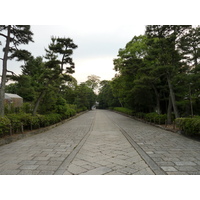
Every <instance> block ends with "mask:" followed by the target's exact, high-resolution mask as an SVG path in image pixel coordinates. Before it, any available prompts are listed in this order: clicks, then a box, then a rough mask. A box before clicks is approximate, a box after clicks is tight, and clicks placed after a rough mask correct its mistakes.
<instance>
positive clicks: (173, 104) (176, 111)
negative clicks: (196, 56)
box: [167, 75, 179, 118]
mask: <svg viewBox="0 0 200 200" xmlns="http://www.w3.org/2000/svg"><path fill="white" fill-rule="evenodd" d="M167 82H168V86H169V91H170V96H171V101H172V106H173V110H174V114H175V118H179V113H178V108H177V106H176V99H175V94H174V90H173V87H172V84H171V80H170V76H169V75H168V76H167Z"/></svg>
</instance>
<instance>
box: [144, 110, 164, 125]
mask: <svg viewBox="0 0 200 200" xmlns="http://www.w3.org/2000/svg"><path fill="white" fill-rule="evenodd" d="M144 119H145V120H146V121H148V122H153V123H155V124H165V121H166V120H167V115H166V114H163V115H162V114H160V115H159V114H158V113H147V114H145V115H144Z"/></svg>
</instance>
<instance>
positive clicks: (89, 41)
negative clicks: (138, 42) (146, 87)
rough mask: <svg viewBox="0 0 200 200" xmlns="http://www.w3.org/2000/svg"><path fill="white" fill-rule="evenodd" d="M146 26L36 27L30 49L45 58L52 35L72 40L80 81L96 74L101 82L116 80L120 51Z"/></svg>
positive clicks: (76, 74) (76, 70)
mask: <svg viewBox="0 0 200 200" xmlns="http://www.w3.org/2000/svg"><path fill="white" fill-rule="evenodd" d="M144 28H145V26H144V25H134V24H133V25H131V26H130V27H128V26H124V27H123V26H121V27H120V26H117V24H114V25H113V26H108V25H107V24H106V23H105V24H104V25H102V26H98V25H94V26H91V27H90V26H89V25H88V24H87V23H86V24H85V28H83V29H80V28H79V27H78V26H73V25H71V26H67V25H56V26H54V25H45V26H44V25H33V26H31V29H32V31H33V33H34V36H33V38H34V41H35V42H34V43H30V44H29V45H28V49H29V50H30V51H31V52H32V54H33V55H34V56H41V55H45V51H44V48H45V47H46V48H47V46H48V44H49V43H50V38H51V36H59V37H70V38H72V39H73V41H74V43H75V44H77V45H78V48H77V49H75V50H74V54H73V56H72V57H73V59H74V62H75V73H74V74H73V76H74V77H75V78H76V79H77V80H78V81H79V82H82V81H86V80H87V76H89V75H91V74H95V75H97V76H100V77H101V80H104V79H107V80H110V79H111V78H113V77H114V74H115V71H114V70H113V59H114V58H116V57H117V54H118V50H119V48H123V47H124V46H125V45H126V43H127V42H129V41H130V40H131V39H132V37H133V36H134V35H139V34H143V32H144Z"/></svg>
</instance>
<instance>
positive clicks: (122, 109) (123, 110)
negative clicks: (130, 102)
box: [113, 107, 134, 115]
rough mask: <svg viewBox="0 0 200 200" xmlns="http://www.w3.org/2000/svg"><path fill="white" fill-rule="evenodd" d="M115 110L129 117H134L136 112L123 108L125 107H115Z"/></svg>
mask: <svg viewBox="0 0 200 200" xmlns="http://www.w3.org/2000/svg"><path fill="white" fill-rule="evenodd" d="M113 110H115V111H119V112H122V113H125V114H128V115H133V114H134V111H133V110H131V109H128V108H123V107H114V108H113Z"/></svg>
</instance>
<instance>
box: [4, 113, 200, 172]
mask: <svg viewBox="0 0 200 200" xmlns="http://www.w3.org/2000/svg"><path fill="white" fill-rule="evenodd" d="M0 174H10V175H12V174H13V175H15V174H19V175H23V174H24V175H25V174H39V175H40V174H44V175H45V174H48V175H51V174H56V175H62V174H63V175H71V174H80V175H89V174H91V175H100V174H105V175H118V174H121V175H123V174H125V175H130V174H142V175H143V174H147V175H151V174H200V143H199V142H197V141H194V140H191V139H188V138H186V137H184V136H182V135H179V134H177V133H172V132H169V131H165V130H162V129H159V128H157V127H154V126H151V125H148V124H145V123H142V122H139V121H136V120H134V119H131V118H129V117H125V116H123V115H120V114H117V113H114V112H110V111H106V110H94V111H90V112H87V113H85V114H83V115H81V116H79V117H77V118H75V119H73V120H71V121H68V122H66V123H65V124H62V125H60V126H58V127H56V128H53V129H51V130H49V131H46V132H44V133H41V134H38V135H35V136H31V137H28V138H25V139H21V140H19V141H16V142H13V143H10V144H7V145H4V146H1V147H0Z"/></svg>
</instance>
